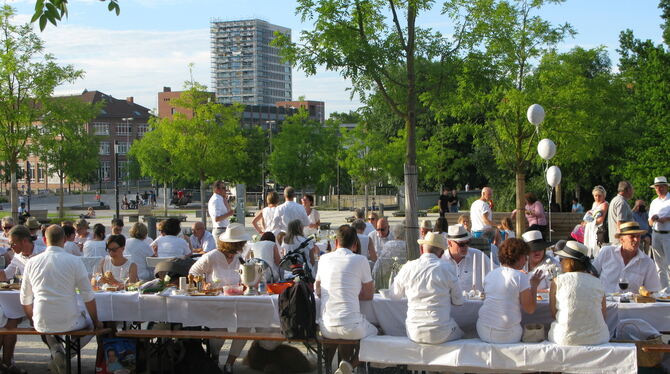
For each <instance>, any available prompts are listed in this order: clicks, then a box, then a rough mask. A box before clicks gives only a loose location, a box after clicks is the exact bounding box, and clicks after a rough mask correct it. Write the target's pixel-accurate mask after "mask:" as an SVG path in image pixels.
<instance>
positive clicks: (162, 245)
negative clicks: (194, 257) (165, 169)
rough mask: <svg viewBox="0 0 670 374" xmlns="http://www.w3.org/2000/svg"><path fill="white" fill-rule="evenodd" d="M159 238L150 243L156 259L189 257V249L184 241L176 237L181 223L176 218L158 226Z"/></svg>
mask: <svg viewBox="0 0 670 374" xmlns="http://www.w3.org/2000/svg"><path fill="white" fill-rule="evenodd" d="M159 229H160V233H161V236H159V237H158V239H156V240H154V241H153V243H151V247H152V248H153V249H154V251H155V253H156V256H158V257H185V256H190V255H191V247H190V246H189V244H188V243H187V242H186V240H184V239H182V238H180V237H178V236H177V235H179V232H180V231H181V222H179V220H178V219H176V218H168V219H166V220H165V221H163V222H162V225H160V226H159Z"/></svg>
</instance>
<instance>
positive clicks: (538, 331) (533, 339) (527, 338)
mask: <svg viewBox="0 0 670 374" xmlns="http://www.w3.org/2000/svg"><path fill="white" fill-rule="evenodd" d="M521 341H522V342H524V343H539V342H542V341H544V325H543V324H541V323H528V324H525V325H523V335H521Z"/></svg>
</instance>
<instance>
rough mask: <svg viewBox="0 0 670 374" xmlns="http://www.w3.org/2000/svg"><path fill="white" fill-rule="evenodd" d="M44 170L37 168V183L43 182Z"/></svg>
mask: <svg viewBox="0 0 670 374" xmlns="http://www.w3.org/2000/svg"><path fill="white" fill-rule="evenodd" d="M46 175H47V173H46V169H44V168H37V181H38V182H44V177H46Z"/></svg>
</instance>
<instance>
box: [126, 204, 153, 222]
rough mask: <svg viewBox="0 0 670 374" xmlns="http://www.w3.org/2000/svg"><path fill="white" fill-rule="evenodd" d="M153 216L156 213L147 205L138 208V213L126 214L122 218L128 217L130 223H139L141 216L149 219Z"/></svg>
mask: <svg viewBox="0 0 670 374" xmlns="http://www.w3.org/2000/svg"><path fill="white" fill-rule="evenodd" d="M153 215H154V213H153V210H152V208H151V206H148V205H145V206H140V207H139V208H137V213H126V214H122V215H121V217H124V216H125V217H128V222H139V220H140V216H142V217H147V216H153Z"/></svg>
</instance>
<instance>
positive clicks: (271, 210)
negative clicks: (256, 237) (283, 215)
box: [251, 191, 280, 235]
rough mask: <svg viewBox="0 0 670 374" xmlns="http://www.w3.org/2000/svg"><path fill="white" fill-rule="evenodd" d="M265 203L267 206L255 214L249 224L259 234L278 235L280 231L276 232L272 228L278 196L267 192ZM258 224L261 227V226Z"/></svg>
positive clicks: (275, 193) (273, 192)
mask: <svg viewBox="0 0 670 374" xmlns="http://www.w3.org/2000/svg"><path fill="white" fill-rule="evenodd" d="M265 202H266V203H267V205H268V206H266V207H265V208H263V209H262V210H260V211H258V213H256V216H255V217H254V219H253V220H252V221H251V224H252V225H253V226H254V228H255V229H256V231H257V232H258V233H259V234H263V233H265V232H268V231H270V232H272V233H273V234H275V235H279V232H280V230H276V229H275V227H274V218H275V209H277V204H278V203H279V194H278V193H277V192H275V191H270V192H268V194H267V196H266V197H265ZM260 223H262V224H263V225H262V226H261V225H260Z"/></svg>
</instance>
